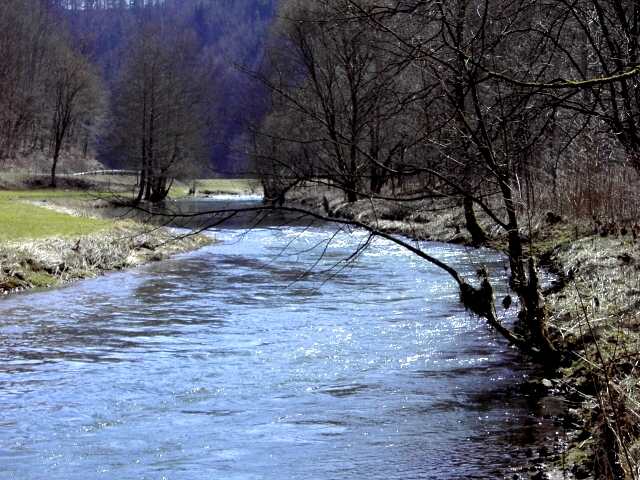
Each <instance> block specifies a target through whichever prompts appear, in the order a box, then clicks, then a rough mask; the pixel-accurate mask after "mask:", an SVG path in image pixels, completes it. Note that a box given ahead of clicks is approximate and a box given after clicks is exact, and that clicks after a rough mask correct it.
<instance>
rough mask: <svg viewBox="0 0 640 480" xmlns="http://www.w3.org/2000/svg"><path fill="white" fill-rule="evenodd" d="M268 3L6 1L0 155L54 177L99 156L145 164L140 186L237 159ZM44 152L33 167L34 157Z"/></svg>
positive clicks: (124, 164) (150, 189)
mask: <svg viewBox="0 0 640 480" xmlns="http://www.w3.org/2000/svg"><path fill="white" fill-rule="evenodd" d="M272 15H273V12H272V6H271V2H264V1H259V0H256V1H250V2H233V1H202V0H189V1H165V2H150V1H145V2H142V1H130V2H125V1H91V2H90V1H73V0H70V1H53V0H51V1H44V0H26V1H25V0H7V1H3V2H2V4H0V55H1V57H2V59H3V61H2V64H1V65H0V69H1V71H0V91H2V95H0V124H1V127H0V162H1V163H2V165H3V168H9V167H14V168H15V167H23V168H25V169H29V170H31V171H34V172H35V173H41V170H42V168H43V165H46V166H47V168H49V169H50V174H51V184H52V185H55V182H56V180H55V179H56V172H57V168H58V165H59V164H60V159H61V158H65V161H66V164H67V167H68V168H67V170H74V169H76V170H77V169H78V168H79V166H80V165H84V163H83V162H82V159H86V158H95V157H96V156H97V157H98V158H99V159H100V160H101V161H102V163H103V164H105V165H107V166H112V167H119V168H131V169H137V170H141V171H142V172H143V174H142V176H143V182H142V183H141V188H140V196H141V198H145V199H147V200H160V199H162V198H164V196H165V195H166V191H167V190H168V187H169V184H170V182H171V179H172V178H175V177H180V176H182V177H184V176H190V177H193V176H195V175H208V174H210V173H211V172H213V171H228V170H232V169H234V168H235V165H234V162H235V161H236V159H235V157H234V156H233V154H232V150H233V145H234V144H237V143H238V140H237V138H239V137H240V135H241V133H242V128H241V127H242V119H244V118H250V117H252V116H255V115H256V114H258V113H259V112H257V111H256V110H252V107H251V105H250V104H249V103H248V102H246V101H245V99H246V98H250V97H251V96H252V95H253V93H254V92H253V91H252V89H253V88H254V87H253V86H252V85H251V84H250V82H249V81H248V79H247V78H246V76H245V75H244V74H242V73H241V70H242V68H240V66H242V67H243V68H246V67H247V66H251V65H252V64H253V63H254V62H255V61H256V59H257V58H258V56H259V54H260V49H261V45H262V44H263V43H264V42H263V39H262V37H263V34H264V32H265V31H266V26H267V24H268V22H269V20H270V18H271V16H272ZM38 158H42V159H44V161H41V162H40V163H38V164H37V166H33V168H32V164H34V161H35V160H34V159H38Z"/></svg>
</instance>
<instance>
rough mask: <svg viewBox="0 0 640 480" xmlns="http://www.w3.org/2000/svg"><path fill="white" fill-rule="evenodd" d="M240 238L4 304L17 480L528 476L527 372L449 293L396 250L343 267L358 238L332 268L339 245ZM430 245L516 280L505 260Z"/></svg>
mask: <svg viewBox="0 0 640 480" xmlns="http://www.w3.org/2000/svg"><path fill="white" fill-rule="evenodd" d="M238 233H244V232H240V231H235V230H220V231H219V232H217V236H218V237H219V238H220V239H221V240H222V243H220V244H216V245H212V246H209V247H206V248H204V249H202V250H200V251H199V252H196V253H193V254H189V255H184V256H181V257H179V258H175V259H172V260H169V261H165V262H159V263H157V264H154V265H151V266H148V267H145V268H141V269H137V270H134V271H131V272H122V273H117V274H114V275H107V276H105V277H102V278H98V279H94V280H89V281H84V282H80V283H79V284H77V285H75V286H73V287H72V288H66V289H62V290H55V291H50V292H40V293H34V294H28V295H19V296H15V297H13V298H9V299H3V300H1V301H0V465H2V466H3V468H4V471H5V472H6V475H8V478H19V479H21V480H32V479H33V480H35V479H41V478H53V479H65V480H67V479H69V480H75V479H78V480H80V479H82V480H87V479H89V480H92V479H94V478H95V479H98V478H162V477H163V476H164V477H167V478H178V479H181V478H185V479H186V478H189V479H193V480H200V479H202V480H204V479H207V480H208V479H210V478H225V479H234V478H238V479H243V480H247V479H252V478H259V479H280V478H290V479H322V480H325V479H332V478H336V479H337V478H352V479H359V478H360V479H364V478H366V479H367V480H372V479H385V480H387V479H391V480H394V479H398V480H399V479H402V480H405V479H410V478H421V479H422V478H439V479H440V478H442V479H448V478H490V477H495V476H500V475H501V473H500V472H502V471H503V470H504V469H506V468H508V467H509V466H510V465H511V464H513V463H514V462H516V461H520V460H523V459H521V458H520V457H521V455H522V454H521V453H520V451H519V450H518V448H517V445H518V444H526V443H527V442H530V441H532V439H533V438H534V435H535V431H534V430H533V429H532V427H531V423H532V422H533V419H534V418H535V417H533V416H532V412H531V410H530V405H528V404H527V400H526V398H523V397H522V396H521V395H520V394H518V393H517V391H515V390H514V389H511V388H510V385H512V384H513V383H514V382H515V381H516V380H517V379H518V378H521V377H522V375H524V374H526V371H524V370H518V369H516V370H513V369H512V368H511V367H510V365H512V362H513V360H514V358H515V357H514V354H513V353H512V352H510V351H509V350H508V349H506V348H505V347H504V345H503V343H502V342H501V341H499V340H497V339H496V337H495V335H494V334H492V333H491V332H488V331H487V330H486V328H485V327H484V325H483V324H482V322H479V321H478V320H477V319H474V318H471V317H469V316H468V315H467V314H466V313H465V312H464V311H463V310H462V309H461V308H460V307H459V305H458V303H457V293H456V291H455V285H452V284H451V282H450V281H449V278H448V277H447V276H446V275H443V274H441V273H440V272H438V271H436V270H434V269H433V267H431V266H429V265H426V264H425V263H423V262H420V261H417V260H416V259H415V258H414V257H412V256H411V255H409V254H408V253H407V252H406V251H404V250H402V249H401V248H399V247H397V246H396V245H392V244H389V243H385V242H382V241H376V242H375V243H374V245H373V246H372V247H371V249H369V250H367V251H366V252H365V253H364V255H361V256H360V257H359V258H358V260H357V263H356V264H353V265H349V266H348V268H347V269H343V267H344V265H342V264H340V263H339V262H340V261H341V260H343V259H345V258H346V257H348V256H349V254H350V252H352V249H353V247H354V246H357V245H359V244H361V243H362V242H363V241H364V240H365V239H366V235H364V234H361V233H358V232H355V233H353V234H352V235H348V234H344V233H343V234H339V235H338V236H336V237H334V239H333V241H332V242H331V245H330V246H329V247H328V249H327V250H326V251H325V252H324V253H322V252H323V250H324V248H325V247H326V245H327V240H328V239H329V238H331V235H332V234H331V232H329V231H328V229H326V228H325V227H322V228H302V227H295V228H293V227H292V228H285V229H284V231H283V232H281V233H278V232H275V231H273V230H270V229H255V230H254V231H253V232H252V233H250V234H248V235H242V239H241V240H240V237H239V236H238ZM314 246H316V247H317V248H316V249H314V248H313V247H314ZM423 246H427V247H428V248H430V249H432V250H433V252H434V253H435V254H437V255H439V256H441V257H443V258H445V259H447V260H449V261H452V262H459V263H460V264H461V265H462V264H464V265H467V264H469V263H470V265H468V266H465V267H464V269H465V270H466V271H468V272H470V273H473V271H474V270H475V269H476V268H477V266H479V265H480V264H487V266H488V268H489V269H490V271H491V272H492V273H493V274H495V276H496V278H501V277H504V271H503V262H504V261H503V259H501V258H500V257H499V256H497V255H496V254H495V253H493V252H488V251H482V250H473V251H468V250H466V249H462V248H459V247H453V246H441V245H432V244H426V243H424V244H423ZM284 247H287V251H286V252H283V249H284ZM505 321H509V319H508V318H507V319H505ZM523 425H524V426H523ZM514 445H516V446H514ZM501 469H502V470H501Z"/></svg>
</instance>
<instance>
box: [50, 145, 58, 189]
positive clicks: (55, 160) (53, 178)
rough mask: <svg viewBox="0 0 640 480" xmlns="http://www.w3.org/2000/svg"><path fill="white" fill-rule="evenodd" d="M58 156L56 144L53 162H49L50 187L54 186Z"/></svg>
mask: <svg viewBox="0 0 640 480" xmlns="http://www.w3.org/2000/svg"><path fill="white" fill-rule="evenodd" d="M59 158H60V146H59V145H56V146H55V149H54V152H53V163H52V164H51V182H50V186H51V188H56V168H57V167H58V160H59Z"/></svg>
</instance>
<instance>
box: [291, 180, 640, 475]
mask: <svg viewBox="0 0 640 480" xmlns="http://www.w3.org/2000/svg"><path fill="white" fill-rule="evenodd" d="M289 202H290V204H292V205H296V206H300V207H303V208H307V209H310V210H313V211H316V212H318V213H322V214H325V215H329V216H334V217H340V218H344V219H350V220H357V221H359V222H362V223H365V224H370V225H375V226H376V228H378V229H379V230H382V231H385V232H387V233H396V234H401V235H405V236H408V237H410V238H413V239H415V240H433V241H439V242H449V243H456V244H463V245H471V237H470V235H469V234H468V232H466V230H465V227H464V226H465V217H464V212H463V209H462V207H461V206H459V205H455V204H453V203H449V204H447V202H440V203H434V202H430V201H421V202H404V203H399V202H390V201H377V200H376V201H371V200H360V201H358V202H356V203H353V204H347V203H345V202H344V201H343V199H342V198H341V196H340V195H336V194H334V193H332V192H330V191H328V190H326V189H324V190H323V189H309V190H299V191H297V192H293V195H291V198H290V199H289ZM477 217H478V222H479V224H480V225H481V226H482V227H483V228H484V230H485V232H487V234H488V235H489V237H490V240H489V245H488V246H490V247H493V248H495V249H498V250H502V249H503V247H504V245H505V238H504V236H503V235H502V234H501V233H500V232H498V231H496V230H492V229H491V225H492V222H490V221H489V219H488V218H487V217H486V216H485V215H483V213H482V212H477ZM530 225H531V230H530V233H529V235H530V239H531V242H530V252H529V253H530V254H533V255H536V256H537V257H538V258H540V259H541V261H542V262H543V265H544V266H545V267H546V268H547V269H548V270H550V271H551V272H552V273H554V274H555V276H556V277H557V282H554V285H553V286H552V287H551V288H548V289H547V291H546V292H545V297H546V303H547V308H548V309H549V311H550V327H551V329H552V331H553V332H554V336H555V340H556V341H557V342H558V343H559V344H561V345H563V346H564V347H565V348H566V349H567V350H568V351H570V352H571V355H570V360H569V361H568V363H567V364H566V365H564V366H563V367H562V368H559V369H558V370H556V371H551V372H541V376H540V378H538V379H532V381H531V384H530V385H529V386H528V387H527V388H529V389H530V390H531V391H533V392H535V393H536V394H537V395H544V396H547V395H550V396H552V397H555V398H557V399H558V402H556V403H559V404H560V405H563V408H561V409H560V413H559V414H558V412H554V413H553V414H551V413H550V414H549V415H550V416H553V418H554V421H555V422H556V423H557V425H558V429H559V432H558V438H557V439H555V440H556V441H550V444H549V445H548V446H542V447H541V448H540V449H538V452H537V454H536V456H537V458H536V459H535V460H536V463H537V464H538V465H540V468H538V469H536V470H534V472H530V474H531V477H532V478H536V479H543V478H563V479H564V478H578V479H585V478H594V479H598V478H622V479H624V478H640V471H639V469H640V441H639V440H640V254H639V253H638V233H640V232H638V231H636V230H637V229H636V227H635V226H632V225H629V226H622V225H621V226H618V225H613V224H609V225H602V224H594V223H590V222H585V221H582V220H568V219H565V218H562V217H560V216H558V215H555V214H552V213H551V214H550V213H548V212H542V213H541V214H539V215H538V216H536V217H534V218H532V219H531V223H530ZM558 440H559V443H560V445H559V444H558ZM554 443H555V444H554ZM542 466H544V469H543V468H542Z"/></svg>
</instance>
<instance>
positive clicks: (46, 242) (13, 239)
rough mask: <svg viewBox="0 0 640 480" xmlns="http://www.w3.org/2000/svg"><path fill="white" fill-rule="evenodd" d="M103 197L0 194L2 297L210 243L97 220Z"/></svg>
mask: <svg viewBox="0 0 640 480" xmlns="http://www.w3.org/2000/svg"><path fill="white" fill-rule="evenodd" d="M100 196H101V194H99V193H88V192H84V191H64V190H14V191H6V190H5V191H0V225H1V226H2V228H1V229H0V294H7V293H11V292H15V291H22V290H26V289H30V288H43V287H52V286H56V285H60V284H63V283H68V282H71V281H74V280H78V279H82V278H87V277H93V276H96V275H99V274H101V273H104V272H107V271H111V270H119V269H123V268H127V267H131V266H136V265H140V264H142V263H146V262H149V261H155V260H160V259H162V258H166V257H168V256H170V255H173V254H176V253H181V252H186V251H190V250H194V249H197V248H199V247H201V246H203V245H205V244H207V243H210V242H211V239H210V238H209V237H205V236H203V235H193V236H187V237H181V236H178V235H176V234H174V233H172V232H171V231H170V230H168V229H165V228H157V227H152V226H147V225H143V224H141V223H136V222H133V221H127V220H110V219H102V218H99V217H98V216H97V214H96V213H97V212H92V209H91V205H92V204H94V203H95V200H96V199H97V198H99V197H100ZM70 205H71V207H70ZM80 206H81V208H77V207H80Z"/></svg>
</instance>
